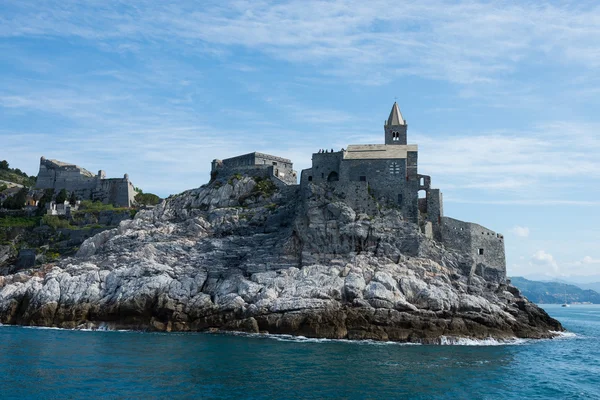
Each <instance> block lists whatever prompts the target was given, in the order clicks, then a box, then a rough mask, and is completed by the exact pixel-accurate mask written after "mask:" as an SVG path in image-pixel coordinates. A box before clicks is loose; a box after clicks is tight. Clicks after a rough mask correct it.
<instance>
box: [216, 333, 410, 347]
mask: <svg viewBox="0 0 600 400" xmlns="http://www.w3.org/2000/svg"><path fill="white" fill-rule="evenodd" d="M217 333H221V334H227V335H234V336H245V337H253V338H264V339H272V340H277V341H279V342H296V343H347V344H358V345H361V344H362V345H365V344H366V345H374V346H387V345H394V346H419V345H421V343H412V342H392V341H385V342H384V341H380V340H379V341H378V340H369V339H367V340H349V339H325V338H308V337H306V336H294V335H285V334H271V333H246V332H235V331H219V332H217Z"/></svg>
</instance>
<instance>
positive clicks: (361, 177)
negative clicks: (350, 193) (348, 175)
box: [358, 175, 367, 182]
mask: <svg viewBox="0 0 600 400" xmlns="http://www.w3.org/2000/svg"><path fill="white" fill-rule="evenodd" d="M358 179H359V180H360V181H361V182H366V181H367V177H366V176H364V175H361V176H360V178H358Z"/></svg>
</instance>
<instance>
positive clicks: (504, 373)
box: [0, 305, 600, 399]
mask: <svg viewBox="0 0 600 400" xmlns="http://www.w3.org/2000/svg"><path fill="white" fill-rule="evenodd" d="M544 308H545V309H546V310H547V311H548V312H549V313H550V314H551V315H552V316H554V317H556V318H558V319H559V320H560V321H561V322H562V323H563V324H564V326H565V327H566V328H568V329H569V330H570V331H571V332H573V333H574V335H569V336H566V337H564V338H561V339H555V340H543V341H524V342H518V343H515V344H511V345H489V344H488V345H474V344H475V343H473V342H465V343H464V344H463V345H449V346H419V345H399V344H376V343H368V342H358V343H357V342H344V341H323V340H302V339H301V340H293V339H290V338H285V337H278V338H266V337H264V336H263V337H257V336H254V337H248V336H239V335H211V334H159V333H139V332H98V331H96V332H85V331H67V330H55V329H31V328H21V327H12V326H2V327H0V377H1V379H2V380H1V382H2V385H1V386H0V390H1V393H0V394H1V396H0V397H1V398H36V397H42V398H83V397H87V398H97V397H107V398H115V397H119V398H141V397H144V398H165V397H169V398H204V399H213V398H244V399H263V398H289V399H316V398H344V399H367V398H368V399H384V398H412V399H429V398H445V399H454V398H465V399H466V398H469V399H523V398H529V399H546V398H560V399H563V398H569V399H590V398H592V399H593V398H598V399H600V306H583V305H582V306H572V307H570V308H560V306H555V305H551V306H544Z"/></svg>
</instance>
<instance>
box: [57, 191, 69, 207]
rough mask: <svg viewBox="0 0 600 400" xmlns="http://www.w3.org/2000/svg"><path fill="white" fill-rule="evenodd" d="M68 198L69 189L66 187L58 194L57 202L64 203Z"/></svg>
mask: <svg viewBox="0 0 600 400" xmlns="http://www.w3.org/2000/svg"><path fill="white" fill-rule="evenodd" d="M66 200H67V191H66V190H65V189H61V190H60V192H58V194H57V195H56V204H62V203H64V202H65V201H66Z"/></svg>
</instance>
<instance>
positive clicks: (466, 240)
mask: <svg viewBox="0 0 600 400" xmlns="http://www.w3.org/2000/svg"><path fill="white" fill-rule="evenodd" d="M441 232H442V242H443V243H444V245H445V246H447V247H448V248H452V249H455V250H457V251H460V252H464V253H467V254H470V255H471V256H472V257H473V259H474V262H475V265H474V266H473V267H474V270H473V271H472V272H476V273H477V274H478V275H481V276H483V277H484V278H485V279H486V280H490V281H494V282H502V281H504V280H505V279H506V258H505V253H504V237H503V236H502V235H501V234H499V233H496V232H494V231H492V230H490V229H487V228H485V227H483V226H481V225H478V224H474V223H471V222H464V221H460V220H457V219H454V218H449V217H442V225H441Z"/></svg>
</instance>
